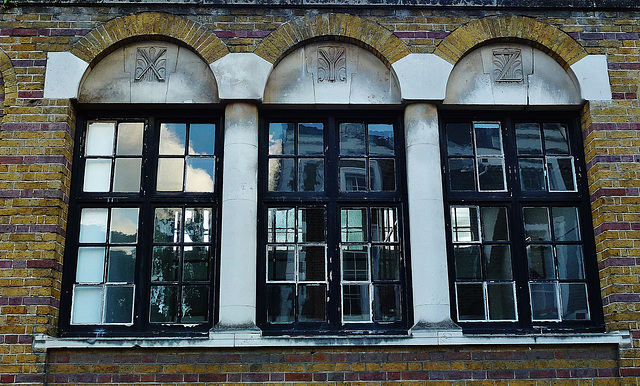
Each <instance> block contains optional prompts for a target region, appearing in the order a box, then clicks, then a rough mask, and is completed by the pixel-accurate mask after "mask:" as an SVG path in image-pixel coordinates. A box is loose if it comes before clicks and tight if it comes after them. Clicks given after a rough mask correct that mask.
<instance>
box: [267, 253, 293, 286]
mask: <svg viewBox="0 0 640 386" xmlns="http://www.w3.org/2000/svg"><path fill="white" fill-rule="evenodd" d="M267 277H268V280H270V281H295V280H296V250H295V247H293V246H277V247H273V246H271V247H268V248H267Z"/></svg>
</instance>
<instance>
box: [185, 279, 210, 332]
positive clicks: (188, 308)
mask: <svg viewBox="0 0 640 386" xmlns="http://www.w3.org/2000/svg"><path fill="white" fill-rule="evenodd" d="M207 319H209V287H208V286H205V285H189V286H184V287H183V288H182V318H181V321H182V323H202V322H206V321H207Z"/></svg>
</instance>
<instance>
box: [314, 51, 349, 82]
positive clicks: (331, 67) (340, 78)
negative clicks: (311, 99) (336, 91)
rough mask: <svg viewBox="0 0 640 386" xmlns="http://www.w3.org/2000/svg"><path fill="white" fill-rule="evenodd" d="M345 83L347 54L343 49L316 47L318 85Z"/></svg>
mask: <svg viewBox="0 0 640 386" xmlns="http://www.w3.org/2000/svg"><path fill="white" fill-rule="evenodd" d="M325 81H326V82H332V83H333V82H346V81H347V53H346V50H345V48H344V47H332V46H326V47H318V83H320V82H325Z"/></svg>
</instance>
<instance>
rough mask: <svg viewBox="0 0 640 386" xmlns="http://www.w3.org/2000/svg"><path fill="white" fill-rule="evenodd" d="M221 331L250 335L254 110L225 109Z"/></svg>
mask: <svg viewBox="0 0 640 386" xmlns="http://www.w3.org/2000/svg"><path fill="white" fill-rule="evenodd" d="M223 165H224V171H223V179H224V183H223V186H222V232H221V233H222V237H221V241H222V242H221V245H220V304H219V310H220V318H219V323H218V325H217V328H219V329H254V328H256V327H255V322H256V251H257V229H256V221H257V216H258V207H257V205H258V190H257V189H258V108H257V107H256V106H255V105H253V104H249V103H232V104H229V105H227V107H226V109H225V135H224V159H223Z"/></svg>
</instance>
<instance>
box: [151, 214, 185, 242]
mask: <svg viewBox="0 0 640 386" xmlns="http://www.w3.org/2000/svg"><path fill="white" fill-rule="evenodd" d="M181 225H182V209H180V208H157V209H156V218H155V221H154V231H153V241H155V242H158V243H178V242H180V227H181Z"/></svg>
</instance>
